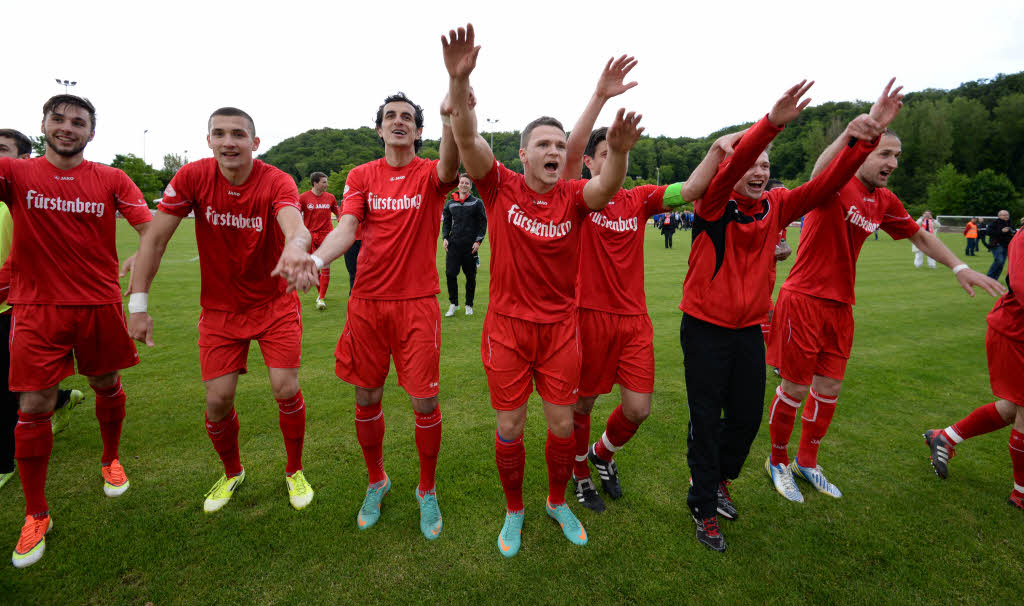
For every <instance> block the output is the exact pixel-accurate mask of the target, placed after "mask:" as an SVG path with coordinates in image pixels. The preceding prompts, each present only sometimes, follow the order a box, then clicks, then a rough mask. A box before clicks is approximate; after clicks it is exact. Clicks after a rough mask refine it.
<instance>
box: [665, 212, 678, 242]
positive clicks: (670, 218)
mask: <svg viewBox="0 0 1024 606" xmlns="http://www.w3.org/2000/svg"><path fill="white" fill-rule="evenodd" d="M677 226H678V222H677V221H676V218H675V216H674V215H673V214H672V213H665V218H664V220H662V222H661V235H663V236H665V248H672V234H674V233H676V227H677Z"/></svg>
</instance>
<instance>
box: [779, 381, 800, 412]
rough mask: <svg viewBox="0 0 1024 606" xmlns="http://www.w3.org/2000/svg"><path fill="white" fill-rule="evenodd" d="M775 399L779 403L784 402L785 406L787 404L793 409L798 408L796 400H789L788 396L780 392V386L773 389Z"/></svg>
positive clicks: (798, 404)
mask: <svg viewBox="0 0 1024 606" xmlns="http://www.w3.org/2000/svg"><path fill="white" fill-rule="evenodd" d="M775 397H777V398H778V399H779V401H780V402H785V403H786V404H789V405H790V406H792V407H793V408H800V402H797V401H796V400H794V399H792V398H790V397H789V395H787V394H786V392H784V391H782V386H781V385H779V386H778V387H776V388H775Z"/></svg>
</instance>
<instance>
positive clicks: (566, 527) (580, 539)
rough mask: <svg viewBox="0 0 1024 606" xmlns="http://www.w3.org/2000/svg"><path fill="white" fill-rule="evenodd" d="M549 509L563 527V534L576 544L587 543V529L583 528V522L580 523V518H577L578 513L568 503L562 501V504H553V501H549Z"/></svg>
mask: <svg viewBox="0 0 1024 606" xmlns="http://www.w3.org/2000/svg"><path fill="white" fill-rule="evenodd" d="M547 510H548V515H549V516H551V519H553V520H554V521H556V522H558V525H559V526H561V527H562V534H564V535H565V538H567V539H569V541H571V542H572V543H573V544H575V545H586V544H587V531H586V530H584V529H583V524H581V523H580V521H579V519H577V518H576V514H574V513H573V512H572V510H571V509H569V506H568V505H567V504H565V503H562V504H561V505H556V506H552V505H551V502H550V501H548V502H547Z"/></svg>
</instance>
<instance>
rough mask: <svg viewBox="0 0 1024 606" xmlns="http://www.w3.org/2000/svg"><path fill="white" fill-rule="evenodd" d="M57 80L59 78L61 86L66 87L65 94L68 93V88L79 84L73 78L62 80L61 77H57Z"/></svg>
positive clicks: (58, 81)
mask: <svg viewBox="0 0 1024 606" xmlns="http://www.w3.org/2000/svg"><path fill="white" fill-rule="evenodd" d="M56 80H57V84H59V85H60V86H63V87H64V94H65V95H66V94H68V89H69V88H71V87H72V86H76V85H77V84H78V82H75V81H73V80H61V79H60V78H56Z"/></svg>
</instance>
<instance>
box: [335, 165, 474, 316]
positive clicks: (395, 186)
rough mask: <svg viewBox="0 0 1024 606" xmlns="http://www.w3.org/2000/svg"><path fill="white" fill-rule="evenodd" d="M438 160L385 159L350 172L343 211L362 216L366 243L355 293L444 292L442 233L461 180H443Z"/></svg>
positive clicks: (383, 296)
mask: <svg viewBox="0 0 1024 606" xmlns="http://www.w3.org/2000/svg"><path fill="white" fill-rule="evenodd" d="M438 162H439V161H438V160H427V159H425V158H419V157H417V158H415V159H414V160H413V161H412V162H410V163H409V164H406V165H405V166H401V167H394V166H391V165H389V164H388V163H387V161H386V160H385V159H384V158H381V159H379V160H374V161H373V162H367V163H366V164H362V165H360V166H357V167H355V168H353V169H352V170H351V171H349V173H348V178H347V179H346V180H345V194H344V196H343V199H342V213H343V214H346V215H352V216H354V217H355V218H356V219H357V220H358V221H359V229H360V232H361V239H362V242H363V243H362V247H361V248H360V249H359V261H358V263H359V271H358V272H356V283H355V285H354V286H353V288H352V296H354V297H361V298H364V299H378V300H401V299H416V298H419V297H429V296H433V295H436V294H437V293H439V292H441V289H440V287H439V286H438V284H439V283H438V280H437V237H438V234H439V233H440V232H441V210H442V208H443V207H444V200H445V198H446V197H447V196H448V192H449V191H451V190H452V188H453V187H454V186H455V183H454V181H453V182H451V183H442V182H441V180H440V178H439V177H438V176H437V164H438Z"/></svg>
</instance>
